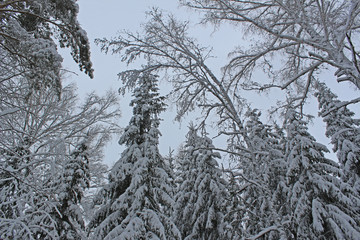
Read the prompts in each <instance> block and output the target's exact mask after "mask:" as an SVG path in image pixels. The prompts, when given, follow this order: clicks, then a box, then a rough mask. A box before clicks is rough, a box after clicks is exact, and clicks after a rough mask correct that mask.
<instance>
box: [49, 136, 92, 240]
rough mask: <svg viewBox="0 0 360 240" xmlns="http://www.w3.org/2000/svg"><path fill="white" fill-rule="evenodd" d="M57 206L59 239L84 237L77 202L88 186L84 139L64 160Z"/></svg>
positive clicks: (81, 216) (87, 163) (86, 152)
mask: <svg viewBox="0 0 360 240" xmlns="http://www.w3.org/2000/svg"><path fill="white" fill-rule="evenodd" d="M56 185H58V186H56V187H57V189H58V201H59V203H58V206H57V211H58V212H60V215H59V214H57V212H55V218H56V220H57V231H58V234H59V238H60V239H61V240H67V239H74V240H81V239H84V237H85V236H86V235H85V222H84V219H83V214H82V211H81V209H80V206H79V204H80V203H81V200H82V198H83V196H84V191H85V190H86V189H87V188H89V186H90V172H89V156H88V145H87V143H86V140H85V141H83V142H82V143H80V144H79V145H78V147H77V148H76V149H75V150H74V151H73V152H72V154H71V155H70V158H69V159H68V160H67V161H66V163H65V166H64V171H63V173H62V176H61V177H60V179H59V181H58V183H56Z"/></svg>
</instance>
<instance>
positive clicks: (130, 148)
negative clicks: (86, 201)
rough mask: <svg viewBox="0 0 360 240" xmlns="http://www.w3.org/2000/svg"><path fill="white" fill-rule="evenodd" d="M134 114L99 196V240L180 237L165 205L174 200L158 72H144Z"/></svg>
mask: <svg viewBox="0 0 360 240" xmlns="http://www.w3.org/2000/svg"><path fill="white" fill-rule="evenodd" d="M133 96H134V99H133V100H132V101H131V103H130V106H132V107H133V117H132V118H131V120H130V123H129V125H128V126H127V127H126V129H125V132H124V134H123V135H122V137H121V138H120V140H119V143H120V144H125V145H126V149H125V150H124V151H123V153H122V154H121V158H120V160H119V161H118V162H116V163H115V165H114V166H113V168H112V170H111V172H110V175H109V183H108V185H107V186H106V187H104V188H103V189H102V191H101V192H100V193H99V196H98V199H97V200H98V203H101V207H100V209H99V210H98V211H97V213H96V214H95V216H94V218H93V219H92V221H91V222H90V225H89V228H90V230H93V233H92V234H93V237H94V239H104V240H110V239H111V240H116V239H119V240H120V239H121V240H125V239H128V240H130V239H162V240H165V239H180V238H181V236H180V232H179V230H178V229H177V227H176V226H175V224H174V223H173V222H172V220H171V219H170V217H169V216H167V215H166V214H164V209H166V208H168V207H170V206H171V205H172V204H173V200H172V199H171V197H170V194H169V193H170V192H171V187H170V183H169V176H168V174H167V173H166V171H165V170H164V162H163V158H162V157H161V155H160V153H159V150H158V138H159V136H160V132H159V130H158V126H159V124H160V119H159V114H160V112H162V111H163V110H164V103H163V100H164V99H163V97H159V93H158V88H157V79H156V76H154V75H152V74H149V73H143V74H142V75H141V76H140V77H139V79H138V81H137V87H136V88H135V89H134V94H133Z"/></svg>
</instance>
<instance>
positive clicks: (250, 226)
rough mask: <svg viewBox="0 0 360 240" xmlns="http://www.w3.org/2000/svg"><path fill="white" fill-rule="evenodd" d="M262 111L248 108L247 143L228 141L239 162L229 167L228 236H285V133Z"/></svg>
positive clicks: (234, 237) (254, 237)
mask: <svg viewBox="0 0 360 240" xmlns="http://www.w3.org/2000/svg"><path fill="white" fill-rule="evenodd" d="M260 115H261V113H260V112H259V111H258V110H256V109H255V110H252V109H249V110H248V111H247V112H246V114H245V116H246V118H247V119H246V121H245V128H244V131H245V133H246V136H247V142H246V143H245V142H241V141H238V140H235V139H234V141H229V142H228V144H229V145H228V149H229V151H231V152H233V153H234V155H233V159H232V161H233V162H234V163H235V164H236V166H235V167H234V168H233V169H230V170H228V171H227V172H228V173H229V177H230V180H231V181H230V183H231V185H230V188H229V189H230V192H231V200H232V203H231V207H232V209H229V211H228V214H227V215H226V218H227V219H229V220H228V221H230V222H231V224H230V226H231V228H229V229H228V230H227V233H228V238H229V239H239V238H244V237H245V238H249V239H256V238H260V237H265V238H266V239H284V236H285V228H286V227H284V226H283V222H282V221H281V214H282V207H283V204H284V202H285V201H286V199H285V198H284V197H281V196H282V195H283V189H282V188H281V186H283V185H284V183H285V173H286V164H285V161H284V143H283V136H282V135H283V134H282V132H281V131H277V130H276V129H275V128H273V127H272V126H270V125H266V124H263V123H262V122H261V121H260ZM235 137H236V136H235V135H234V138H235ZM235 153H236V154H235Z"/></svg>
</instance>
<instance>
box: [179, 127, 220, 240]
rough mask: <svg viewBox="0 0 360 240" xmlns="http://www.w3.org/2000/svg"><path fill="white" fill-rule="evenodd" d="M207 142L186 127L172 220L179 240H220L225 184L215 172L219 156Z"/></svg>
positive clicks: (217, 171)
mask: <svg viewBox="0 0 360 240" xmlns="http://www.w3.org/2000/svg"><path fill="white" fill-rule="evenodd" d="M212 148H214V146H213V145H212V141H211V139H209V138H208V137H205V136H204V137H200V136H198V135H197V132H196V130H195V127H194V126H190V129H189V132H188V134H187V140H186V143H185V146H184V153H182V158H181V159H179V161H180V162H179V164H180V169H179V187H178V191H177V194H176V197H175V199H176V206H175V213H174V215H175V216H174V218H175V222H176V223H177V226H179V228H180V231H181V233H182V237H183V239H188V240H190V239H203V240H205V239H222V238H224V225H225V223H224V221H223V220H224V215H225V213H226V208H225V207H226V196H227V192H226V183H225V181H224V179H222V177H221V171H220V169H218V168H217V166H218V163H217V160H216V159H220V154H219V153H215V152H213V150H212Z"/></svg>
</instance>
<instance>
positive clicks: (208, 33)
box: [62, 0, 359, 166]
mask: <svg viewBox="0 0 360 240" xmlns="http://www.w3.org/2000/svg"><path fill="white" fill-rule="evenodd" d="M78 4H79V6H80V13H79V22H80V23H81V25H82V27H83V28H84V29H85V30H86V31H87V34H88V37H89V39H90V42H91V53H92V62H93V64H94V68H95V77H94V79H89V78H88V77H87V76H86V75H85V74H83V73H81V72H79V71H78V69H77V65H76V64H75V63H74V62H73V61H72V60H71V57H70V56H69V53H68V52H66V51H62V52H63V56H64V58H65V61H64V68H66V69H68V70H70V71H73V72H75V73H76V75H75V74H70V75H69V77H68V80H67V81H74V82H76V83H77V85H78V90H79V94H80V96H84V94H86V93H89V92H91V91H96V92H97V93H98V94H103V93H104V92H105V91H106V90H108V89H114V90H117V89H118V88H119V87H121V83H120V82H119V81H118V80H117V73H119V72H121V71H124V70H126V66H125V65H124V64H123V63H121V61H120V57H119V56H113V55H105V54H103V53H101V52H100V50H99V48H98V47H97V46H96V45H95V44H94V39H96V38H103V37H107V38H111V37H115V36H117V35H118V33H119V31H122V30H130V31H132V32H136V31H141V27H140V25H141V23H144V22H146V14H145V12H146V11H149V10H150V9H151V8H152V7H158V8H160V9H164V10H166V11H168V12H169V13H170V12H171V13H174V15H175V16H176V17H177V18H180V19H183V20H190V21H191V22H193V27H192V28H191V29H190V34H191V35H192V36H193V37H195V38H197V39H198V40H199V42H200V43H201V44H202V45H204V46H211V47H213V48H214V50H213V54H214V55H215V56H216V57H217V58H215V59H213V60H211V62H209V63H208V64H209V65H210V67H212V68H213V71H215V73H219V72H220V68H221V67H222V66H223V65H224V64H225V62H226V60H227V54H228V53H229V52H230V51H231V50H232V49H233V48H234V47H235V46H236V45H240V46H241V45H244V46H246V45H249V42H248V41H246V38H244V37H243V35H242V34H241V31H239V30H236V28H234V27H233V26H230V25H223V26H222V27H221V28H220V30H219V31H214V29H213V28H212V27H210V26H209V27H204V26H201V25H198V24H195V23H196V22H198V19H199V15H198V14H196V13H194V12H193V11H191V10H188V9H185V8H180V7H178V3H177V0H172V1H169V0H136V1H119V0H105V1H99V0H80V1H78ZM323 77H325V78H329V79H331V82H332V84H331V85H332V86H334V90H335V92H336V93H337V94H338V95H340V96H341V97H342V99H344V100H346V99H350V98H351V97H352V96H354V95H358V92H357V93H354V91H353V90H351V87H349V86H344V84H342V86H339V85H338V83H336V81H335V80H334V76H333V75H332V74H331V73H328V74H327V75H324V76H323ZM161 87H162V88H163V89H165V91H166V86H165V87H164V86H161ZM249 96H250V97H251V96H253V93H251V94H249ZM270 98H271V97H270V96H262V97H260V98H257V99H256V100H255V99H251V101H256V102H257V104H258V105H259V106H260V108H261V106H264V107H265V108H266V107H267V103H268V102H269V99H270ZM130 100H131V98H130V95H127V96H126V97H125V98H121V110H122V115H123V117H122V118H121V121H120V125H121V126H122V127H125V126H126V125H127V124H128V121H129V119H130V117H131V114H132V112H131V108H130V107H129V106H128V104H129V101H130ZM257 107H258V106H257ZM308 107H309V108H312V109H313V111H314V114H316V111H317V103H316V102H314V103H313V104H312V105H311V104H310V105H309V106H308ZM174 111H175V110H174V108H171V106H170V108H169V110H168V112H167V113H166V114H164V115H163V118H164V119H165V121H163V123H162V125H161V127H160V130H161V132H162V134H163V136H162V137H161V139H160V146H159V148H160V151H161V153H162V154H166V153H167V152H168V149H169V147H171V148H173V149H175V148H177V147H178V145H179V144H180V143H181V142H182V141H184V139H185V133H186V132H187V122H186V121H185V122H184V123H182V124H180V123H177V122H174V121H173V118H174ZM357 112H359V111H357ZM189 119H191V117H189ZM189 119H188V120H189ZM180 126H181V129H180ZM323 126H324V123H322V121H321V119H317V121H316V122H315V125H314V126H311V128H312V129H316V131H317V133H318V134H316V133H315V135H318V136H317V138H318V139H319V140H320V141H321V142H322V143H324V144H327V143H329V140H328V139H326V138H325V137H324V134H323V133H324V130H323V128H322V127H323ZM117 140H118V137H117V139H114V141H113V143H112V144H111V145H109V147H108V149H107V153H106V163H107V164H109V165H110V166H111V165H112V164H113V163H114V162H115V161H117V160H118V159H119V157H120V153H121V151H122V150H123V148H121V147H120V146H119V145H118V144H117ZM221 141H222V140H221V139H215V140H214V144H225V143H221Z"/></svg>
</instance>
